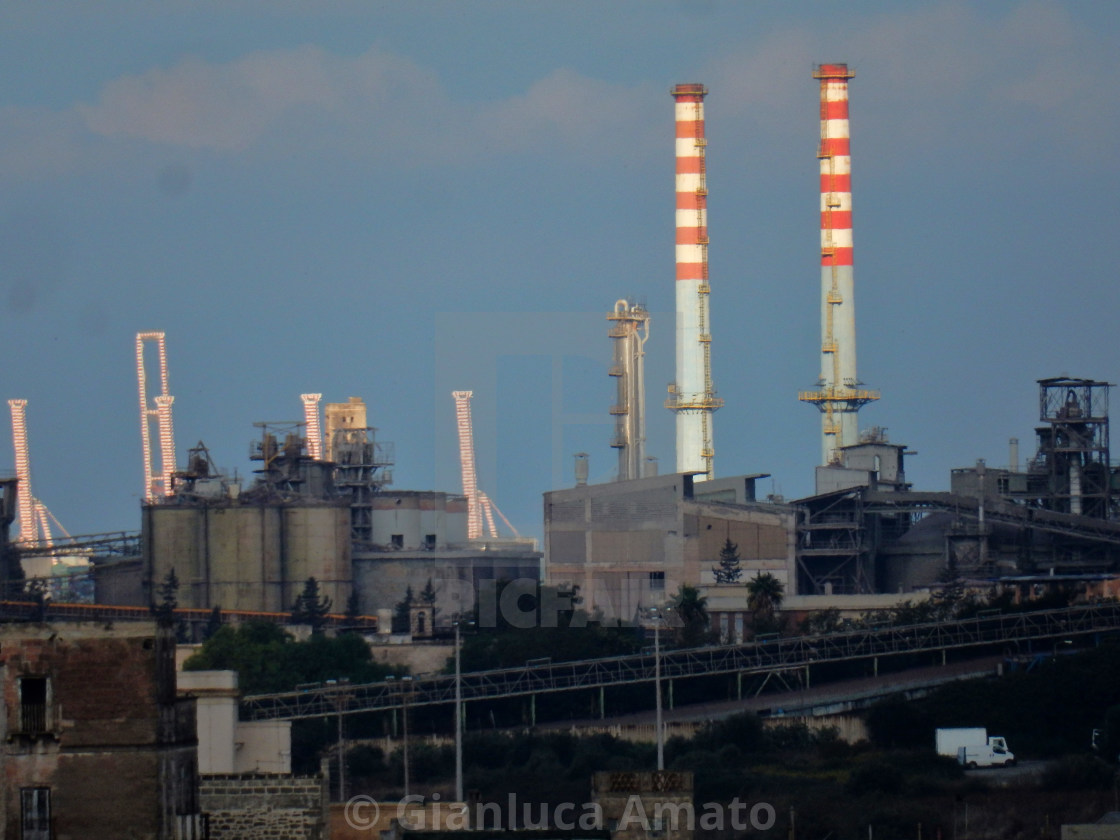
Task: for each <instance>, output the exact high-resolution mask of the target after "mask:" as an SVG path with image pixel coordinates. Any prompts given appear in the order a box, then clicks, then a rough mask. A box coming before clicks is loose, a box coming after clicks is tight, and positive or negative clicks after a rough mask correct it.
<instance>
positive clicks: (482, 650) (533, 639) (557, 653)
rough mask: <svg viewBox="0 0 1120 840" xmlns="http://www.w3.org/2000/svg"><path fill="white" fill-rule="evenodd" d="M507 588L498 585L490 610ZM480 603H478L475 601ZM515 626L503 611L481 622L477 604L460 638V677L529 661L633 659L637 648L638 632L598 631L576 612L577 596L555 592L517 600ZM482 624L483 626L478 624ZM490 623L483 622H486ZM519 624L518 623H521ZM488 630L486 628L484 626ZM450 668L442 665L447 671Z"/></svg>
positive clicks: (542, 590) (544, 588)
mask: <svg viewBox="0 0 1120 840" xmlns="http://www.w3.org/2000/svg"><path fill="white" fill-rule="evenodd" d="M509 585H510V584H509V583H508V582H506V581H499V582H498V583H497V584H496V586H495V591H494V596H493V597H494V602H495V605H498V604H501V603H502V602H503V600H505V602H506V603H509V601H510V600H512V595H513V594H516V593H514V592H512V591H511V592H510V595H509V596H508V597H506V598H504V599H503V595H504V594H505V593H506V591H507V590H506V587H507V586H509ZM481 600H482V599H480V601H481ZM517 601H518V604H517V610H518V615H517V616H514V618H516V619H517V620H518V622H519V623H523V624H531V626H528V627H515V626H514V625H513V624H512V623H511V622H510V618H511V616H509V615H507V614H506V613H507V610H503V609H495V610H494V613H495V615H494V616H489V615H486V616H483V615H481V614H480V611H481V610H483V609H484V607H483V605H482V604H478V605H476V607H475V616H474V621H473V622H471V624H472V625H473V629H472V630H470V631H468V632H466V633H464V635H463V637H462V654H461V662H462V668H463V670H464V671H484V670H489V669H492V668H513V667H517V666H520V665H524V664H525V663H526V662H529V661H531V660H535V659H545V658H547V659H550V660H551V661H553V662H574V661H578V660H582V659H596V658H600V657H604V656H623V655H625V654H629V653H637V652H638V651H640V650H641V648H642V645H643V635H642V631H641V630H640V628H635V627H604V626H602V625H601V624H600V623H599V622H597V621H595V620H593V619H592V618H591V617H589V616H588V615H587V614H586V613H585V612H583V611H582V610H580V609H579V608H578V605H579V596H578V591H577V590H573V591H565V592H561V591H559V590H557V589H556V588H555V587H547V586H541V585H537V586H536V587H535V589H533V590H532V591H527V592H524V593H522V594H520V596H519V597H518V599H517ZM484 618H485V619H487V620H483V619H484ZM491 618H492V619H493V620H489V619H491ZM522 618H524V619H525V620H524V621H522V620H521V619H522ZM487 624H492V625H493V626H490V627H487V626H485V625H487ZM452 667H453V663H452V662H448V671H449V672H450V670H451V668H452Z"/></svg>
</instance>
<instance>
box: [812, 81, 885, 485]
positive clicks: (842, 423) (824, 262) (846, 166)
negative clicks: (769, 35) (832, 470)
mask: <svg viewBox="0 0 1120 840" xmlns="http://www.w3.org/2000/svg"><path fill="white" fill-rule="evenodd" d="M853 76H855V73H853V72H852V71H850V70H849V69H848V65H846V64H822V65H820V66H819V67H818V68H817V69H816V70H815V71H814V72H813V77H814V78H816V79H819V80H820V88H821V114H820V117H821V134H820V146H819V147H818V150H817V157H818V158H819V160H820V178H821V183H820V189H821V377H820V380H819V381H818V386H819V388H820V390H817V391H803V392H802V393H801V394H800V398H801V400H803V401H804V402H810V403H815V404H816V405H817V407H818V408H819V409H820V411H821V450H822V452H821V458H822V463H824V464H830V463H834V462H837V461H838V460H839V458H840V449H841V447H844V446H850V445H851V444H854V443H858V442H859V421H858V411H859V409H860V408H861V407H862V406H864V405H866V404H867V403H869V402H871V401H872V400H877V399H878V398H879V394H878V392H877V391H867V390H861V389H860V385H861V384H862V383H860V381H859V377H858V376H857V375H856V315H855V287H854V275H853V259H852V158H851V145H850V139H849V137H850V135H849V131H848V80H849V79H851V78H852V77H853Z"/></svg>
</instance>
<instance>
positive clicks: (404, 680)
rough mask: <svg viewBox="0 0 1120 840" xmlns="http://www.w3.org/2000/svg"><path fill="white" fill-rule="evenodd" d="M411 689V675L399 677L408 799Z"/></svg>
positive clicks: (405, 780)
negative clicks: (409, 697)
mask: <svg viewBox="0 0 1120 840" xmlns="http://www.w3.org/2000/svg"><path fill="white" fill-rule="evenodd" d="M411 691H412V677H401V718H402V723H403V724H404V798H405V799H408V775H409V774H408V695H409V694H410V693H411Z"/></svg>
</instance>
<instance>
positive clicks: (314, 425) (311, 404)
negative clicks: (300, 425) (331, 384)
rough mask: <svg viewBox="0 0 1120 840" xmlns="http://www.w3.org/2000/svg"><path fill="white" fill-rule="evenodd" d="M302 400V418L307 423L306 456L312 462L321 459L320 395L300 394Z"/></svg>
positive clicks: (321, 396)
mask: <svg viewBox="0 0 1120 840" xmlns="http://www.w3.org/2000/svg"><path fill="white" fill-rule="evenodd" d="M299 396H300V399H302V400H303V418H304V420H305V421H306V423H307V454H308V455H310V456H311V458H312V460H314V461H318V460H321V459H322V457H323V431H322V427H321V426H320V425H319V400H321V399H322V398H323V395H322V394H300V395H299Z"/></svg>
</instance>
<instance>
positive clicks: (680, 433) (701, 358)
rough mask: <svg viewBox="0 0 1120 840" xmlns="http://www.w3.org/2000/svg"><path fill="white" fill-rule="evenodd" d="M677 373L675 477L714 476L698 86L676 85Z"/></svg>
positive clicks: (671, 405)
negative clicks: (678, 475)
mask: <svg viewBox="0 0 1120 840" xmlns="http://www.w3.org/2000/svg"><path fill="white" fill-rule="evenodd" d="M671 93H672V95H673V99H674V100H675V101H676V105H675V108H676V127H677V131H676V158H677V174H676V192H677V214H676V217H677V249H676V253H677V282H676V298H677V370H676V380H675V381H674V383H673V384H672V385H670V386H669V398H668V399H667V400H666V401H665V407H666V408H668V409H669V410H671V411H674V412H676V415H677V472H693V473H701V474H702V475H697V476H696V478H697V479H698V480H702V479H706V478H712V477H714V472H713V466H712V460H713V457H714V455H715V450H714V447H713V445H712V413H713V412H714V411H715V410H716V409H717V408H719V407H720V406H721V405H723V400H721V399H718V398H717V397H716V395H715V388H714V387H713V385H712V352H711V351H712V336H711V332H710V326H709V323H710V321H709V315H708V293H709V291H710V289H709V286H708V182H707V168H706V165H705V151H706V147H707V142H708V141H707V139H706V138H705V136H704V97H705V96H707V94H708V90H707V88H705V87H704V86H703V85H700V84H683V85H677V86H676V87H674V88H673V89H672V91H671Z"/></svg>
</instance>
